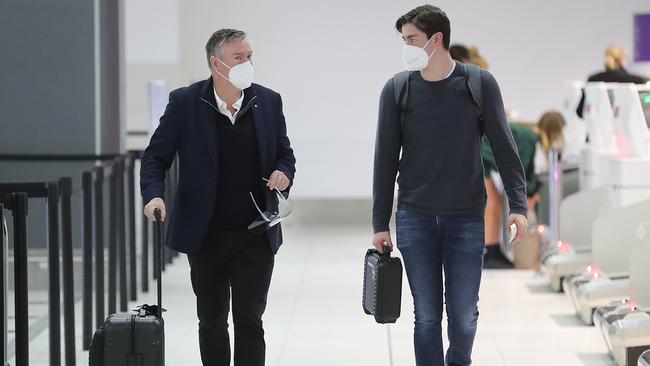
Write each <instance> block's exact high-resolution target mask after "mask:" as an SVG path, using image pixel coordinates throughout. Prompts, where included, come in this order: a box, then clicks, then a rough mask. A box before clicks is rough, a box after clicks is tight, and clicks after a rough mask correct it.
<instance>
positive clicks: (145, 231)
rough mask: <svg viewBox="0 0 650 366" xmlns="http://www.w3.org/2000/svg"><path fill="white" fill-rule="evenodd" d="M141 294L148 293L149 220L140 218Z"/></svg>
mask: <svg viewBox="0 0 650 366" xmlns="http://www.w3.org/2000/svg"><path fill="white" fill-rule="evenodd" d="M141 256H142V258H141V259H142V271H141V272H140V274H141V276H142V292H149V219H147V218H146V217H143V218H142V254H141Z"/></svg>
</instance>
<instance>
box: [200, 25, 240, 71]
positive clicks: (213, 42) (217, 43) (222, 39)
mask: <svg viewBox="0 0 650 366" xmlns="http://www.w3.org/2000/svg"><path fill="white" fill-rule="evenodd" d="M245 38H246V32H243V31H240V30H237V29H228V28H225V29H219V30H218V31H216V32H214V33H212V35H211V36H210V39H208V42H207V43H206V44H205V53H206V56H207V57H208V64H209V63H210V56H217V57H221V50H222V48H223V44H224V43H226V42H228V41H233V40H238V39H245Z"/></svg>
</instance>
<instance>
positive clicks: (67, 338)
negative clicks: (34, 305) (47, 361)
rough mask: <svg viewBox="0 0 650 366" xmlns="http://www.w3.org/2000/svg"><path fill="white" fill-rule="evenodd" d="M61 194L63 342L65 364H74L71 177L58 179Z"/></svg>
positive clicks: (69, 365) (68, 365) (67, 365)
mask: <svg viewBox="0 0 650 366" xmlns="http://www.w3.org/2000/svg"><path fill="white" fill-rule="evenodd" d="M59 192H60V195H61V238H62V242H61V257H62V263H63V344H64V349H65V364H66V366H74V365H76V363H77V362H76V358H77V356H76V354H75V321H74V269H73V267H72V247H73V245H72V202H71V201H72V178H70V177H63V178H61V179H59Z"/></svg>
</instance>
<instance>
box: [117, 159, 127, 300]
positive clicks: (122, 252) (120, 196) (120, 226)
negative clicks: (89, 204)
mask: <svg viewBox="0 0 650 366" xmlns="http://www.w3.org/2000/svg"><path fill="white" fill-rule="evenodd" d="M118 162H119V163H118V164H119V168H118V174H117V232H118V235H119V236H118V247H117V248H118V253H119V254H118V255H119V262H120V266H119V268H120V311H122V312H124V311H127V310H128V299H127V292H128V291H127V290H128V288H127V279H126V274H127V270H126V263H127V262H126V226H125V220H126V217H125V213H126V212H125V211H126V210H125V209H124V206H125V205H124V201H125V199H124V159H123V158H120V159H119V160H118Z"/></svg>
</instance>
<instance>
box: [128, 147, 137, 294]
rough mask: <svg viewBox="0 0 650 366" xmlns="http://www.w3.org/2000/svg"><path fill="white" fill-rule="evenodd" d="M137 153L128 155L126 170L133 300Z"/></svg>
mask: <svg viewBox="0 0 650 366" xmlns="http://www.w3.org/2000/svg"><path fill="white" fill-rule="evenodd" d="M135 159H136V156H135V153H133V152H129V154H128V155H127V161H128V163H129V164H128V169H127V171H126V179H127V188H128V195H127V215H126V219H127V220H128V221H127V222H128V227H129V264H130V271H129V272H130V275H129V280H130V281H131V282H130V283H129V284H130V285H131V301H137V300H138V280H137V279H138V274H137V271H138V268H137V259H138V258H137V255H136V246H135Z"/></svg>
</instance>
